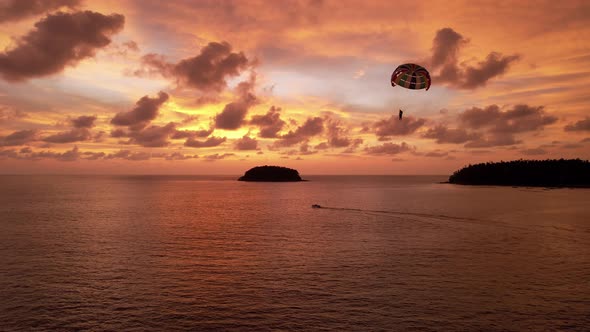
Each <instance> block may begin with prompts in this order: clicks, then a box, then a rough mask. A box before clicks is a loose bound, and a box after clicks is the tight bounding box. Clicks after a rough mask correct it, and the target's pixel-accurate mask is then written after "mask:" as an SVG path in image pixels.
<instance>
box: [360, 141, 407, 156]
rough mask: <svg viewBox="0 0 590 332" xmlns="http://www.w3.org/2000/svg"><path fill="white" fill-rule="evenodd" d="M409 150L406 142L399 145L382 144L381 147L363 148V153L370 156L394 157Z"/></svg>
mask: <svg viewBox="0 0 590 332" xmlns="http://www.w3.org/2000/svg"><path fill="white" fill-rule="evenodd" d="M410 150H412V148H411V147H410V146H409V145H408V144H407V143H406V142H402V143H401V144H395V143H383V144H382V145H377V146H370V147H367V148H365V152H367V153H368V154H372V155H394V154H399V153H402V152H406V151H410Z"/></svg>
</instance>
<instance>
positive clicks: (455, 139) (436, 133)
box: [422, 125, 481, 144]
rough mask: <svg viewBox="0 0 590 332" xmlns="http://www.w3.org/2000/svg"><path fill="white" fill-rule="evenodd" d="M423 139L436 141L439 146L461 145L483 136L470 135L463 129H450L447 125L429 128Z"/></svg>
mask: <svg viewBox="0 0 590 332" xmlns="http://www.w3.org/2000/svg"><path fill="white" fill-rule="evenodd" d="M422 137H424V138H431V139H435V140H436V143H438V144H444V143H451V144H460V143H465V142H468V141H471V140H476V139H479V138H480V137H481V134H478V133H470V132H468V131H467V130H465V129H461V128H455V129H449V128H447V126H445V125H437V126H435V127H434V128H429V129H428V130H427V131H426V132H425V133H424V134H423V135H422Z"/></svg>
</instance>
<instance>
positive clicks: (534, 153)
mask: <svg viewBox="0 0 590 332" xmlns="http://www.w3.org/2000/svg"><path fill="white" fill-rule="evenodd" d="M520 153H522V154H525V155H527V156H537V155H543V154H547V151H546V150H544V149H541V148H536V149H525V150H520Z"/></svg>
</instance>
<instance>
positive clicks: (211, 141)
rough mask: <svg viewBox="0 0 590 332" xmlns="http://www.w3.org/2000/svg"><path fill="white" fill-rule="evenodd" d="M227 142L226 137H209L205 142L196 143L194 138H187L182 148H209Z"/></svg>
mask: <svg viewBox="0 0 590 332" xmlns="http://www.w3.org/2000/svg"><path fill="white" fill-rule="evenodd" d="M226 140H227V138H226V137H215V136H212V137H209V138H208V139H207V140H205V141H197V140H195V139H194V138H189V139H187V140H186V142H184V146H190V147H192V148H211V147H214V146H218V145H221V144H222V143H223V142H225V141H226Z"/></svg>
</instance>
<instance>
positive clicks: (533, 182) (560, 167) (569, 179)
mask: <svg viewBox="0 0 590 332" xmlns="http://www.w3.org/2000/svg"><path fill="white" fill-rule="evenodd" d="M449 183H453V184H464V185H495V186H527V187H590V162H589V161H588V160H581V159H548V160H514V161H501V162H488V163H482V164H475V165H469V166H466V167H464V168H462V169H460V170H458V171H456V172H455V173H453V175H451V176H450V177H449Z"/></svg>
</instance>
